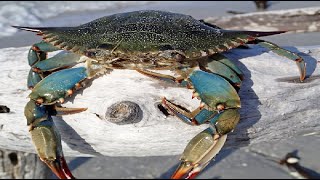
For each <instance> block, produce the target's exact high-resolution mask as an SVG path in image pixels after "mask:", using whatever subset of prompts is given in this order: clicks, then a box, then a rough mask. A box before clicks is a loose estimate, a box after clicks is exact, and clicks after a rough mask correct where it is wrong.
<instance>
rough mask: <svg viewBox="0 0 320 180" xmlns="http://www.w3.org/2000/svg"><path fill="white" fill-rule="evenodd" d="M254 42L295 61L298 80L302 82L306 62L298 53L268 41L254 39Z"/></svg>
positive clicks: (304, 75)
mask: <svg viewBox="0 0 320 180" xmlns="http://www.w3.org/2000/svg"><path fill="white" fill-rule="evenodd" d="M254 43H256V44H259V45H261V46H263V47H265V48H267V49H269V50H271V51H272V52H274V53H276V54H278V55H280V56H284V57H286V58H288V59H291V60H293V61H295V62H296V63H297V65H298V68H299V71H300V81H301V82H302V81H303V80H304V79H305V77H306V64H305V62H304V60H303V58H302V57H300V56H299V55H298V54H296V53H293V52H290V51H288V50H286V49H283V48H281V47H279V46H277V45H276V44H274V43H272V42H269V41H264V40H261V39H256V40H255V41H254Z"/></svg>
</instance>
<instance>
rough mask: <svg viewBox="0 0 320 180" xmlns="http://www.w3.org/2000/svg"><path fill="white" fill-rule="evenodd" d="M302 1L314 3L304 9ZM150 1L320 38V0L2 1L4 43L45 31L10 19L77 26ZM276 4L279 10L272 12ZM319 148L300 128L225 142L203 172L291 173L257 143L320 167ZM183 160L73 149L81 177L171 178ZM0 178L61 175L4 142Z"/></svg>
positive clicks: (235, 25) (299, 40) (287, 37)
mask: <svg viewBox="0 0 320 180" xmlns="http://www.w3.org/2000/svg"><path fill="white" fill-rule="evenodd" d="M297 8H300V9H301V12H298V13H297V14H295V16H290V17H289V16H288V14H289V15H290V13H288V12H286V11H284V10H289V9H297ZM304 8H315V9H316V10H315V11H312V12H310V11H309V12H307V14H306V12H305V11H304ZM145 9H153V10H165V11H171V12H177V13H183V14H188V15H191V16H193V17H194V18H197V19H203V20H204V21H206V22H208V23H213V24H216V25H218V26H220V27H222V28H225V29H246V30H264V31H269V30H290V31H292V32H291V33H286V34H282V35H281V36H272V37H265V38H263V39H266V40H270V41H272V42H274V43H276V44H278V45H280V46H312V45H319V37H320V36H319V35H320V34H319V24H320V21H319V17H320V16H319V14H320V2H319V1H216V2H215V1H186V2H182V1H163V2H161V1H98V2H93V1H90V2H89V1H78V2H77V1H70V2H68V1H63V2H62V1H60V2H58V1H53V2H50V1H45V2H41V1H1V2H0V42H1V43H0V48H6V47H22V46H31V45H32V44H33V43H35V42H38V41H40V38H39V37H37V36H33V35H30V33H27V32H20V31H17V29H14V28H11V27H10V26H11V25H19V26H77V25H80V24H83V23H87V22H89V21H91V20H94V19H97V18H99V17H102V16H106V15H111V14H114V13H120V12H128V11H134V10H145ZM271 11H277V12H278V13H280V15H278V16H276V15H274V14H272V15H270V14H268V12H271ZM286 17H287V18H286ZM288 17H289V18H288ZM249 20H250V21H249ZM252 22H255V23H252ZM0 103H1V102H0ZM26 128H27V127H26ZM30 143H31V142H30ZM128 143H130V142H128ZM319 148H320V143H319V137H317V136H301V137H299V138H295V139H288V140H287V141H282V142H279V143H273V144H262V145H259V146H258V145H256V146H254V147H250V149H249V147H244V148H239V149H225V150H222V151H221V153H220V154H219V156H218V157H217V159H216V160H215V162H213V163H211V164H210V165H209V166H208V167H207V168H206V169H205V171H204V172H203V173H202V174H201V175H200V176H199V178H237V179H238V178H259V179H260V178H292V176H290V175H289V173H288V172H287V171H286V170H285V169H284V168H281V167H280V166H279V164H277V163H274V162H272V161H268V160H267V159H266V157H264V156H261V155H259V153H254V152H255V151H257V152H258V151H259V152H260V151H264V152H265V154H278V155H279V156H282V155H285V154H286V153H288V152H291V151H294V150H298V151H297V153H298V155H299V156H300V157H301V163H302V164H304V165H305V166H306V167H310V168H311V169H314V170H315V171H318V172H319V171H320V164H319V162H320V161H319V160H320V158H319V154H318V152H317V149H319ZM178 160H179V156H161V157H92V158H89V157H67V162H68V164H69V167H70V169H71V171H72V172H73V174H74V175H75V177H78V178H124V179H129V178H130V179H131V178H132V179H134V178H157V179H158V178H159V179H166V178H170V175H171V174H172V173H173V171H174V170H175V168H176V166H177V163H178ZM0 178H1V179H4V178H9V179H15V178H23V179H30V178H32V179H33V178H51V179H55V178H56V177H55V176H54V175H53V174H52V173H51V171H50V170H48V169H47V168H46V166H43V164H42V162H40V161H39V159H38V157H37V156H36V155H34V154H29V153H23V152H16V151H10V150H4V149H3V150H0Z"/></svg>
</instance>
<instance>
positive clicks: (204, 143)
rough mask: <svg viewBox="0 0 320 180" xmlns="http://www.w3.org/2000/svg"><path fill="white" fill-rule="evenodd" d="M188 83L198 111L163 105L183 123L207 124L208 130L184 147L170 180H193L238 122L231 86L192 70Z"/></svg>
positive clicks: (173, 105)
mask: <svg viewBox="0 0 320 180" xmlns="http://www.w3.org/2000/svg"><path fill="white" fill-rule="evenodd" d="M188 82H189V83H190V86H192V87H193V89H194V90H195V91H194V95H193V96H196V97H198V98H199V99H200V100H201V105H200V106H199V108H197V109H196V110H194V111H193V112H188V111H186V110H185V109H184V108H181V106H178V105H176V104H174V103H172V102H170V101H169V100H167V99H164V100H163V104H164V105H165V107H167V108H168V109H169V110H170V111H171V112H172V113H173V114H174V115H176V116H177V117H179V118H180V119H181V120H182V121H183V122H185V123H188V124H191V125H200V124H204V123H208V124H209V127H208V128H207V129H205V130H204V131H202V132H200V133H199V134H198V135H196V136H195V137H194V138H193V139H192V140H191V141H190V142H189V143H188V145H187V146H186V148H185V150H184V152H183V154H182V157H181V159H180V160H181V163H180V165H179V167H178V168H177V170H176V172H175V173H174V174H173V175H172V177H171V178H173V179H180V178H183V177H184V178H187V179H189V178H194V177H195V176H196V175H197V174H198V173H200V172H201V170H202V169H204V168H205V167H206V166H207V165H208V164H209V162H210V161H211V160H212V159H213V158H214V157H215V156H216V154H218V152H219V151H220V150H221V148H222V147H223V145H224V143H225V141H226V138H227V133H229V132H231V131H232V130H233V129H234V128H235V127H236V125H237V123H238V122H239V120H240V114H239V112H238V109H239V108H240V107H241V106H240V98H239V96H238V94H237V92H236V90H235V89H234V87H233V86H232V85H231V84H230V83H229V82H228V81H226V80H225V79H224V78H222V77H221V76H219V75H216V74H213V73H208V72H204V71H193V72H192V73H191V74H190V76H189V78H188Z"/></svg>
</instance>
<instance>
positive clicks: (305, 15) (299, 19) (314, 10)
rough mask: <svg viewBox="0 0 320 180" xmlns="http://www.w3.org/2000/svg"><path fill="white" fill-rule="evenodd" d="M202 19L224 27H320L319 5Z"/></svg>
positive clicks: (293, 29) (294, 29)
mask: <svg viewBox="0 0 320 180" xmlns="http://www.w3.org/2000/svg"><path fill="white" fill-rule="evenodd" d="M204 20H205V21H206V22H208V23H212V24H215V25H217V26H219V27H222V28H224V29H235V30H249V31H290V32H318V31H319V29H320V7H319V6H318V7H317V6H316V7H308V8H297V9H286V10H273V11H272V10H270V11H269V10H268V11H262V12H252V13H245V14H238V15H234V16H223V17H208V18H206V19H204Z"/></svg>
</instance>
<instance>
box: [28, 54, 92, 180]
mask: <svg viewBox="0 0 320 180" xmlns="http://www.w3.org/2000/svg"><path fill="white" fill-rule="evenodd" d="M58 61H59V60H58ZM39 62H41V61H39ZM36 64H37V63H36ZM95 72H96V71H95V69H90V68H89V67H88V68H86V67H78V68H73V69H64V70H61V71H57V72H54V73H52V74H50V75H48V76H47V77H45V78H43V79H42V80H41V81H40V82H38V83H37V84H36V85H35V86H34V88H33V89H32V92H31V93H30V95H29V97H30V99H31V100H30V101H29V102H28V103H27V105H26V106H25V116H26V118H27V125H28V126H29V127H30V129H29V131H30V133H31V137H32V141H33V144H34V146H35V148H36V151H37V154H38V155H39V157H40V159H41V160H42V161H43V162H44V163H46V164H47V165H48V167H49V168H50V169H51V170H52V171H53V172H54V173H55V174H56V175H57V176H58V177H59V178H61V179H67V178H68V179H74V176H73V175H72V173H71V171H70V170H69V168H68V166H67V163H66V161H65V159H64V156H63V151H62V145H61V138H60V134H59V132H58V130H57V128H56V126H55V124H54V122H53V120H52V116H57V115H66V114H74V113H79V112H82V111H85V110H86V108H64V107H60V106H59V107H58V106H56V105H53V104H55V103H56V102H60V103H63V102H64V98H65V97H67V96H70V95H71V94H72V93H73V90H74V89H78V88H80V82H82V81H84V80H85V79H89V78H91V77H92V76H91V75H93V74H94V73H95Z"/></svg>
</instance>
